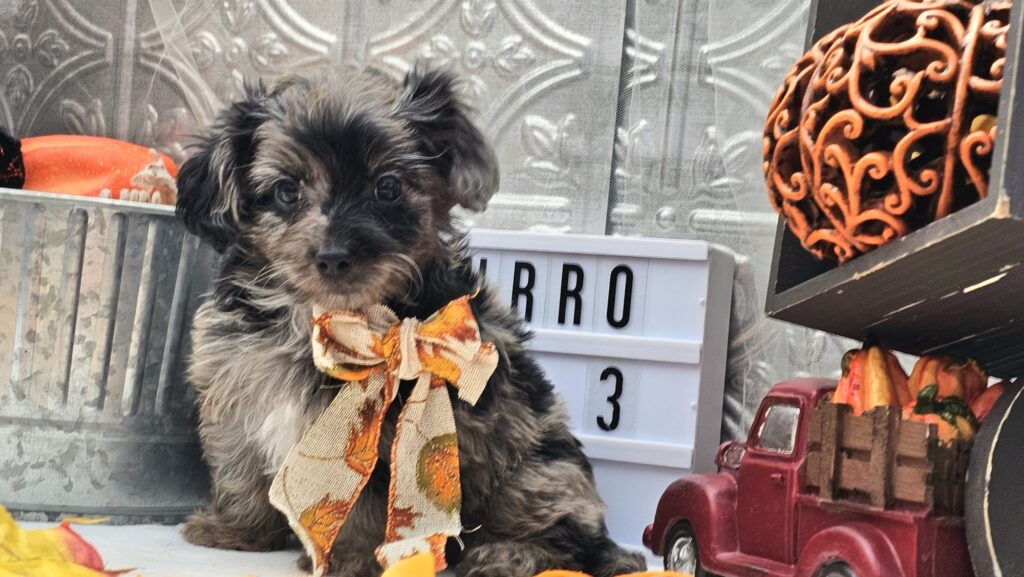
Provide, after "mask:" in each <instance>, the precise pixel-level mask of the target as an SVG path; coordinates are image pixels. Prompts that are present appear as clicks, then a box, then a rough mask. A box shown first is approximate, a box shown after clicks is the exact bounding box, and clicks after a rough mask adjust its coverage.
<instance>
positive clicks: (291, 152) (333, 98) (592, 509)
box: [178, 70, 644, 577]
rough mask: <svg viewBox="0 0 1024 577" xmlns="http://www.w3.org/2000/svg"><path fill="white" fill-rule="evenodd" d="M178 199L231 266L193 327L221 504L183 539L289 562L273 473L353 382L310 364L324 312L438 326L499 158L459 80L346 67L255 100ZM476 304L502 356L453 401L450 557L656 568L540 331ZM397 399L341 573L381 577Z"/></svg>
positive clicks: (351, 524) (529, 568)
mask: <svg viewBox="0 0 1024 577" xmlns="http://www.w3.org/2000/svg"><path fill="white" fill-rule="evenodd" d="M178 186H179V194H180V197H179V201H178V214H179V216H180V217H181V219H182V220H183V221H184V223H185V225H186V226H187V227H188V229H189V230H190V231H192V232H193V233H195V234H196V235H198V236H200V237H202V238H203V239H205V240H207V241H208V242H210V243H211V244H212V245H213V246H214V247H215V248H216V249H217V250H218V251H220V252H222V253H223V269H222V271H221V273H220V275H219V278H218V280H217V282H216V286H215V289H214V294H213V297H212V298H211V299H210V300H208V301H207V302H206V303H205V304H204V305H203V306H202V307H201V308H200V310H199V311H198V313H197V315H196V319H195V328H194V331H193V335H192V340H193V352H192V358H191V364H190V373H189V374H190V378H191V380H192V382H193V384H194V385H195V387H196V389H197V390H198V392H199V421H200V424H199V432H200V437H201V439H202V444H203V449H204V453H205V458H206V461H207V462H208V463H209V466H210V471H211V475H212V484H213V487H212V502H211V503H210V505H209V506H208V507H206V508H205V509H203V510H201V511H199V512H197V513H195V514H193V515H192V516H191V517H190V518H189V519H188V521H187V522H186V524H185V527H184V535H185V538H186V539H188V540H189V541H190V542H192V543H195V544H198V545H207V546H211V547H221V548H228V549H241V550H249V551H264V550H271V549H278V548H281V547H284V546H285V545H286V543H287V541H288V540H289V534H290V530H289V528H288V526H287V524H286V522H285V520H284V518H283V516H282V515H280V514H279V513H278V512H277V511H276V510H275V509H274V508H273V507H271V505H270V503H269V502H268V497H267V490H268V488H269V486H270V482H271V479H272V478H273V476H274V474H275V473H276V472H277V470H278V468H279V467H280V466H281V464H282V463H283V461H284V459H285V456H286V455H287V454H288V451H289V450H290V449H291V448H292V446H293V445H294V444H295V443H296V442H297V441H298V440H299V439H300V438H301V436H302V433H303V430H304V428H305V427H307V426H309V425H310V424H311V423H312V422H313V421H314V420H315V419H316V418H317V417H318V416H319V415H320V414H321V412H322V411H323V410H324V408H325V407H326V406H327V404H328V403H329V402H330V401H331V398H332V396H333V395H334V393H335V392H336V391H337V389H338V387H341V386H345V385H344V384H343V383H340V382H336V381H332V380H331V379H330V378H328V377H326V376H325V375H324V374H322V373H320V372H318V371H317V370H316V368H315V367H314V366H313V361H312V353H311V348H310V331H311V328H310V318H311V314H312V310H313V307H314V305H318V306H321V307H326V308H335V309H355V310H358V309H361V308H364V307H366V306H368V305H371V304H373V303H385V304H387V305H388V306H390V307H391V308H392V309H393V310H395V312H396V313H397V314H398V316H399V317H403V318H404V317H417V318H420V319H424V318H426V317H428V316H429V315H431V314H432V313H434V312H435V311H437V310H438V309H439V308H440V307H442V306H443V305H445V304H446V303H448V302H449V301H451V300H453V299H455V298H458V297H460V296H463V295H466V294H472V293H474V292H476V291H477V290H478V288H479V287H480V279H479V278H478V277H477V275H476V274H475V273H474V272H473V271H472V270H471V267H470V260H469V257H468V256H467V251H466V247H465V243H464V242H463V239H462V236H461V234H460V233H459V232H457V230H456V227H455V226H454V223H453V217H452V216H451V215H450V211H451V210H452V208H454V207H455V206H456V205H459V206H462V207H465V208H467V209H469V210H474V211H479V210H482V209H483V208H484V207H485V206H486V204H487V201H488V200H489V198H490V197H491V195H492V194H493V193H494V192H495V190H496V189H497V187H498V167H497V162H496V159H495V155H494V152H493V151H492V150H491V148H490V147H489V145H488V144H487V142H486V141H485V139H484V137H483V135H482V134H481V133H480V131H479V130H477V128H476V127H474V126H473V124H472V123H471V122H470V120H469V119H468V118H467V116H466V112H465V109H464V108H463V106H462V105H460V103H459V101H458V100H457V98H456V96H455V87H454V85H453V79H452V78H451V77H450V76H448V75H447V74H444V73H438V72H430V71H426V70H417V71H414V72H412V73H410V74H409V75H408V76H407V77H406V78H405V80H404V83H402V84H399V83H396V82H394V81H393V80H391V79H389V78H387V77H386V76H384V75H382V74H380V73H374V72H370V71H344V72H340V73H338V74H336V75H334V76H333V77H331V78H326V77H325V78H319V79H313V80H310V79H304V78H298V77H292V78H287V79H284V80H281V81H278V82H277V83H275V84H273V85H272V86H270V87H269V88H268V89H265V88H262V87H254V88H250V89H249V91H248V93H247V95H246V96H245V97H244V99H243V100H241V101H240V102H236V103H235V104H233V105H232V106H231V107H230V108H228V109H227V110H226V111H225V112H223V113H222V114H221V116H220V118H219V120H218V121H217V123H216V124H215V125H214V126H213V128H212V129H211V130H210V131H209V132H208V134H207V135H206V136H205V137H204V139H203V140H202V141H201V143H200V145H199V149H198V152H197V154H195V156H193V157H192V158H191V159H190V160H188V161H187V162H186V163H185V164H184V165H183V166H182V168H181V172H180V175H179V184H178ZM472 306H473V309H474V312H475V314H476V317H477V320H478V322H479V325H480V328H481V332H482V337H483V339H484V340H485V341H492V342H493V343H494V344H495V345H496V347H497V349H498V351H499V352H500V359H501V360H500V363H499V368H498V370H497V371H496V372H495V374H494V375H493V377H492V378H491V380H490V382H489V384H488V386H487V388H486V390H485V391H484V394H483V397H482V398H481V399H480V401H479V402H478V404H477V405H476V406H472V407H471V406H469V405H468V404H466V403H462V402H454V403H453V406H454V408H455V420H456V425H457V430H458V439H459V459H460V465H461V477H462V490H463V504H462V519H463V524H464V526H465V527H466V528H467V530H466V532H465V533H464V534H463V535H462V538H461V546H459V545H460V544H455V543H454V542H453V543H449V547H448V557H449V563H450V564H451V565H452V566H453V567H454V569H455V572H456V574H457V575H460V576H476V575H480V576H487V577H526V576H530V575H534V574H535V573H538V572H540V571H543V570H546V569H552V568H564V569H576V570H582V571H586V572H588V573H591V574H594V575H596V576H598V577H611V576H612V575H617V574H621V573H629V572H633V571H639V570H641V569H642V568H643V566H644V563H643V561H642V560H641V557H640V556H639V555H636V554H632V553H628V552H626V551H625V550H623V549H621V548H619V547H618V546H616V545H615V544H614V543H613V542H612V541H611V540H610V539H609V537H608V532H607V529H606V527H605V521H604V505H603V503H602V502H601V499H600V498H599V497H598V494H597V491H596V489H595V486H594V479H593V476H592V473H591V468H590V465H589V464H588V462H587V459H586V458H585V457H584V455H583V453H582V452H581V450H580V445H579V443H578V442H577V440H576V439H575V438H573V436H572V435H571V434H570V433H569V430H568V429H567V427H566V421H567V416H566V413H565V410H564V408H563V406H562V403H561V401H560V400H559V399H558V397H557V396H556V395H555V394H554V393H553V391H552V387H551V384H550V383H549V382H548V380H547V379H546V378H545V376H544V373H543V372H542V371H541V369H540V368H539V367H538V366H537V364H536V362H534V360H533V359H532V358H531V357H530V356H529V354H528V353H527V352H526V351H525V350H524V342H525V341H526V339H527V338H528V334H527V332H526V330H525V329H524V328H523V326H522V325H521V323H520V322H519V321H518V320H517V318H516V317H514V316H513V315H512V314H511V313H510V311H509V309H508V306H507V303H498V302H497V301H496V300H495V298H494V296H493V295H492V294H491V293H490V292H488V290H487V289H486V288H484V289H482V290H481V291H480V293H479V294H478V295H477V296H476V298H474V299H473V300H472ZM410 385H411V383H405V384H403V392H404V393H406V394H407V393H408V387H409V386H410ZM453 398H454V397H453ZM399 399H401V395H400V396H399ZM400 404H401V402H400V400H399V401H398V402H396V403H395V405H394V406H392V407H391V410H390V412H389V413H388V416H387V419H386V421H385V424H384V428H383V433H382V438H381V447H380V449H379V454H380V462H379V464H378V466H377V468H376V471H375V472H374V473H373V475H372V477H371V480H370V482H369V484H368V486H367V488H366V489H365V490H364V491H363V493H362V495H361V497H360V499H359V501H358V502H357V505H356V506H355V508H354V511H353V513H352V514H351V516H350V517H349V519H348V522H347V524H346V525H345V526H344V528H343V529H342V531H341V533H340V535H339V536H338V539H337V542H336V543H335V546H334V549H333V552H332V554H331V559H330V567H331V570H332V572H333V573H334V574H337V575H344V576H346V577H370V576H375V575H378V574H379V573H380V571H381V569H380V567H379V565H378V563H377V561H376V559H375V557H374V548H375V547H376V546H377V545H379V544H380V543H381V542H382V541H383V539H384V524H385V515H386V511H385V505H386V501H387V492H388V475H389V473H388V460H389V456H390V451H389V448H390V447H391V444H392V440H393V438H394V423H395V420H396V418H397V415H398V412H399V410H400V406H399V405H400ZM453 541H454V540H453ZM463 547H464V549H463ZM308 564H309V562H308V559H306V560H305V566H306V567H307V568H308Z"/></svg>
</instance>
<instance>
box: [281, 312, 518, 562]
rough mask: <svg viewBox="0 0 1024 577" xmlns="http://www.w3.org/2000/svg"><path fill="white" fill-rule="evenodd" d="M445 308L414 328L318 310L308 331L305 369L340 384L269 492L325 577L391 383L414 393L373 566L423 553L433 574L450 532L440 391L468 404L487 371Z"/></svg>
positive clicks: (478, 348) (450, 485)
mask: <svg viewBox="0 0 1024 577" xmlns="http://www.w3.org/2000/svg"><path fill="white" fill-rule="evenodd" d="M469 298H470V297H468V296H467V297H462V298H460V299H457V300H454V301H452V302H450V303H448V304H447V305H446V306H445V307H444V308H442V309H441V310H440V311H438V312H437V313H435V314H434V315H433V316H431V317H430V318H429V319H427V320H426V321H423V322H420V321H418V320H416V319H405V320H402V321H401V322H399V320H398V318H397V317H396V316H395V314H394V313H393V312H392V311H391V310H390V309H389V308H387V307H385V306H383V305H376V306H374V307H372V308H370V309H369V310H368V311H366V313H365V314H357V313H352V312H327V313H324V314H322V315H320V316H319V317H318V318H317V319H316V320H315V321H314V325H313V359H314V361H315V363H316V366H317V367H318V368H319V369H320V370H321V371H324V372H325V373H327V374H328V375H330V376H332V377H334V378H336V379H339V380H342V381H348V382H350V384H347V385H345V386H343V387H341V390H339V391H338V395H337V397H335V399H334V400H333V401H332V402H331V404H330V406H328V407H327V410H326V411H325V412H324V414H323V415H322V416H321V417H320V418H319V419H317V421H316V422H315V423H313V425H312V426H311V427H310V428H309V430H307V431H306V433H305V435H304V436H303V437H302V440H301V441H300V442H299V443H298V444H297V445H296V446H295V447H294V448H292V451H291V453H289V455H288V457H287V459H286V460H285V463H284V466H282V467H281V470H280V471H279V472H278V473H277V476H276V477H275V478H274V482H273V485H272V486H271V488H270V502H271V503H273V505H274V506H275V507H277V508H278V509H280V510H281V511H282V512H283V513H284V514H285V515H286V516H287V517H288V521H289V523H290V524H291V526H292V528H293V529H294V530H295V532H296V533H297V534H298V536H299V538H300V539H301V540H302V543H303V545H304V546H305V548H306V551H307V552H308V553H309V555H310V557H312V559H313V567H314V571H313V574H314V575H315V576H317V577H319V576H321V575H323V574H324V573H325V572H326V571H327V568H328V567H327V564H328V557H329V554H330V551H331V546H332V545H333V544H334V540H335V538H336V537H337V535H338V532H339V531H340V530H341V528H342V526H343V525H344V524H345V521H346V519H348V515H349V513H350V512H351V510H352V507H353V506H354V505H355V502H356V499H357V498H358V497H359V494H360V492H362V490H363V487H364V486H365V485H366V482H367V481H368V480H369V478H370V474H371V473H372V472H373V469H374V467H375V466H376V463H377V447H378V441H379V440H380V428H381V423H382V422H383V420H384V416H385V414H386V413H387V410H388V407H389V406H390V405H391V403H392V401H394V399H395V396H396V394H397V392H398V387H399V382H400V381H402V380H415V381H416V384H415V386H414V387H413V389H412V392H411V394H410V395H409V397H408V399H406V401H405V405H404V406H403V407H402V411H401V413H400V415H399V417H398V427H397V431H396V434H395V441H394V444H393V445H392V447H391V486H390V490H389V498H388V516H387V528H386V532H385V536H384V543H382V544H381V546H380V547H378V548H377V559H378V561H380V563H381V565H382V566H384V567H388V566H390V565H391V564H393V563H395V562H397V561H399V560H401V559H404V558H406V557H409V556H411V555H414V554H416V553H420V552H424V551H429V552H431V553H433V555H434V559H435V563H436V565H437V570H441V569H443V568H444V567H445V560H444V547H445V543H446V542H447V540H448V538H449V537H452V536H456V535H458V534H459V533H460V532H461V528H462V523H461V520H460V517H459V509H460V507H461V504H462V489H461V486H460V481H459V452H458V451H459V450H458V440H457V438H456V435H455V418H454V415H453V412H452V404H451V400H450V399H449V397H448V391H447V386H448V385H449V384H450V385H452V386H454V387H456V388H457V389H458V391H459V398H460V399H462V400H463V401H466V402H467V403H470V404H475V403H476V401H477V399H479V398H480V394H481V393H482V392H483V390H484V387H485V386H486V385H487V380H488V379H489V378H490V376H491V374H492V373H493V372H494V369H495V367H496V366H497V363H498V354H497V352H496V351H495V349H494V346H493V345H492V344H491V343H483V342H481V341H480V330H479V327H478V326H477V323H476V319H475V318H474V316H473V311H472V309H471V308H470V306H469Z"/></svg>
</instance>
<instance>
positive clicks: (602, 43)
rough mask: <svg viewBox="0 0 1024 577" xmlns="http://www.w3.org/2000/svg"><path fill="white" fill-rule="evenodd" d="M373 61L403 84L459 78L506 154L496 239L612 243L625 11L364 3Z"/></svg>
mask: <svg viewBox="0 0 1024 577" xmlns="http://www.w3.org/2000/svg"><path fill="white" fill-rule="evenodd" d="M363 4H364V5H365V6H366V13H365V18H364V20H363V27H362V28H361V29H359V30H357V31H353V33H358V34H361V35H362V36H363V38H364V40H363V43H362V51H361V54H360V55H359V56H360V57H361V58H363V59H364V60H365V61H367V62H370V63H373V64H375V65H378V66H381V67H383V68H384V69H386V70H388V71H390V72H392V73H394V74H401V73H402V72H404V71H405V70H407V69H408V68H409V67H410V66H411V65H412V63H414V62H417V61H420V62H424V63H427V64H430V65H434V66H441V67H445V68H449V69H452V70H454V71H456V72H458V73H459V74H460V75H461V77H462V78H463V81H464V96H465V98H466V100H467V101H468V102H469V104H471V105H472V106H473V107H474V108H475V109H476V110H477V118H478V119H479V122H480V123H481V125H482V128H483V129H484V131H485V133H486V134H487V135H488V136H489V137H490V138H491V140H492V142H493V143H494V145H495V147H496V148H497V150H498V156H499V159H500V161H501V167H502V175H501V176H502V186H501V191H500V192H499V193H498V194H497V195H496V196H495V197H494V199H493V201H492V202H491V206H490V208H489V209H488V211H487V212H486V213H484V214H483V215H481V216H479V217H475V218H474V219H472V222H473V223H474V224H479V225H482V226H486V227H490V228H512V229H531V230H545V231H552V232H578V233H597V234H603V233H604V232H605V220H606V215H607V209H608V205H607V198H608V196H607V191H608V182H609V175H610V172H609V166H610V163H611V155H612V138H613V134H614V129H615V115H616V100H617V90H618V83H619V71H620V63H621V43H622V36H623V22H624V16H625V7H626V5H625V3H624V2H620V1H618V0H614V1H610V0H604V1H601V2H593V1H590V0H431V1H428V2H421V1H415V0H391V1H386V2H380V1H379V0H378V1H371V2H364V3H363Z"/></svg>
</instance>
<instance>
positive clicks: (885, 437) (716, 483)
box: [644, 379, 973, 577]
mask: <svg viewBox="0 0 1024 577" xmlns="http://www.w3.org/2000/svg"><path fill="white" fill-rule="evenodd" d="M834 388H835V382H834V381H826V380H817V379H804V380H793V381H787V382H784V383H781V384H778V385H776V386H775V387H773V388H772V390H771V391H770V392H769V394H768V396H767V397H766V398H765V399H764V401H763V402H762V403H761V407H760V409H759V410H758V412H757V416H756V418H755V419H754V423H753V425H752V426H751V428H750V434H749V436H748V438H747V442H746V443H740V442H736V441H733V442H729V443H725V444H724V445H722V447H721V448H720V449H719V452H718V457H717V463H718V466H719V472H718V473H716V474H705V475H689V476H686V477H682V478H680V479H679V480H677V481H676V482H674V483H673V484H672V485H670V486H669V487H668V489H666V490H665V493H664V494H663V495H662V497H661V501H660V502H659V504H658V510H657V513H656V515H655V519H654V523H653V524H651V525H648V526H647V529H646V530H645V531H644V544H645V545H646V546H647V547H648V548H649V549H651V551H653V552H654V553H655V554H657V555H662V556H664V559H665V568H666V569H668V570H674V571H680V572H683V573H690V574H693V575H696V576H698V577H702V576H706V575H712V574H721V575H728V576H733V577H748V576H749V577H754V576H758V577H761V576H772V577H972V576H973V573H972V571H971V565H970V558H969V556H968V552H967V544H966V539H965V537H964V526H963V518H962V508H963V475H964V473H965V471H966V459H965V456H966V453H967V450H966V449H965V448H963V447H960V446H958V445H954V446H953V447H944V446H942V445H940V444H939V443H938V441H937V439H936V433H935V428H934V426H929V425H926V424H924V423H912V422H909V421H901V420H900V416H899V411H898V410H896V409H890V408H888V407H886V408H880V409H876V410H875V411H873V412H871V413H865V414H864V415H861V416H857V417H854V416H852V415H851V414H850V412H849V408H848V407H846V406H844V405H836V404H833V403H831V402H827V400H828V396H829V395H830V393H831V392H832V391H833V390H834ZM958 509H959V510H958Z"/></svg>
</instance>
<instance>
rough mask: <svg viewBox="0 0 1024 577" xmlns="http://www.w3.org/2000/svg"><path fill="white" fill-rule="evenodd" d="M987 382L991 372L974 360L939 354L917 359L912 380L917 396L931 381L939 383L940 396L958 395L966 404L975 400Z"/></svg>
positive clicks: (911, 384)
mask: <svg viewBox="0 0 1024 577" xmlns="http://www.w3.org/2000/svg"><path fill="white" fill-rule="evenodd" d="M987 384H988V376H986V375H985V371H983V370H982V369H981V367H980V366H978V363H976V362H975V361H973V360H967V361H959V360H956V359H953V358H950V357H943V356H939V355H934V356H924V357H921V358H920V359H918V361H917V364H915V365H914V370H913V371H911V373H910V381H909V386H910V390H911V394H912V395H914V396H917V394H918V393H920V392H921V390H922V389H924V388H925V387H927V386H928V385H937V386H938V387H939V393H938V398H940V399H943V398H946V397H959V398H961V399H963V400H964V402H966V403H967V404H970V403H971V402H973V401H974V399H975V398H976V397H977V396H978V395H980V394H981V393H982V392H983V391H984V390H985V386H986V385H987Z"/></svg>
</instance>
